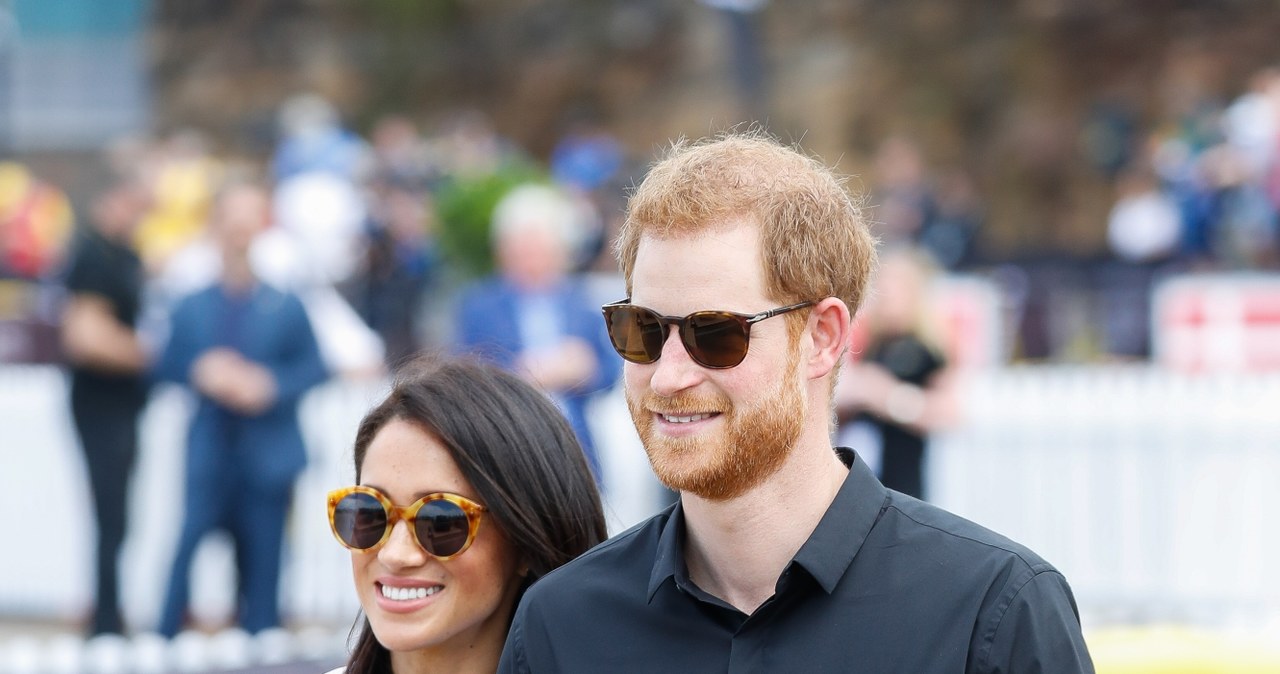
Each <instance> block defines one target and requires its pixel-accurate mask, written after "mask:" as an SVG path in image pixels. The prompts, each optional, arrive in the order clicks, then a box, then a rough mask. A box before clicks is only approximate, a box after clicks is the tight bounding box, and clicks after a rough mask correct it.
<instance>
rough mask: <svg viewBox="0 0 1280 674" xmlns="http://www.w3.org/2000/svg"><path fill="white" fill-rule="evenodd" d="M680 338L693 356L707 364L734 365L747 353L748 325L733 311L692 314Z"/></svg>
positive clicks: (711, 365)
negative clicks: (727, 312)
mask: <svg viewBox="0 0 1280 674" xmlns="http://www.w3.org/2000/svg"><path fill="white" fill-rule="evenodd" d="M680 337H681V339H682V340H683V341H684V344H685V346H686V347H687V348H688V350H689V355H690V356H692V357H693V359H694V360H696V361H698V362H699V363H702V364H703V365H705V366H707V367H733V366H734V365H737V364H738V363H741V362H742V359H743V358H745V357H746V356H747V325H746V324H745V323H743V321H742V319H740V318H738V317H737V316H733V315H731V314H726V313H722V312H718V311H700V312H697V313H695V314H691V315H690V316H689V317H688V318H687V319H686V320H685V324H684V330H683V332H682V334H681V335H680Z"/></svg>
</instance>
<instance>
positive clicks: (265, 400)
mask: <svg viewBox="0 0 1280 674" xmlns="http://www.w3.org/2000/svg"><path fill="white" fill-rule="evenodd" d="M270 218H271V197H270V194H269V193H268V192H267V190H266V189H265V188H263V187H261V186H259V185H256V184H254V183H251V182H245V181H232V182H229V183H228V184H226V185H225V186H223V187H222V188H221V190H220V191H219V192H218V194H217V195H216V196H215V199H214V202H213V208H212V211H211V220H210V224H209V230H210V233H211V234H212V236H213V237H214V240H215V241H216V243H217V245H218V247H219V250H220V252H221V255H222V260H221V271H220V275H219V278H218V279H217V282H215V283H214V284H213V285H211V286H209V287H208V288H205V289H203V290H200V291H198V292H196V293H194V294H192V295H189V296H187V297H186V298H184V299H183V300H181V301H180V302H179V303H178V304H177V306H176V307H175V308H174V310H173V312H172V316H171V320H170V334H169V340H168V343H167V344H166V346H165V347H164V350H163V354H162V355H161V357H160V359H159V362H158V363H157V365H156V367H155V376H156V378H157V379H160V380H163V381H171V382H176V383H179V384H182V385H184V386H186V387H188V388H189V389H190V390H191V391H192V393H194V395H195V397H196V401H197V405H196V409H195V412H194V416H193V418H192V420H191V426H190V431H189V433H188V440H187V453H186V479H185V499H184V512H183V522H182V530H181V534H180V537H179V540H178V545H177V550H176V553H175V555H174V561H173V569H172V572H171V575H170V579H169V589H168V592H167V595H166V597H165V602H164V607H163V610H162V613H161V618H160V625H159V631H160V633H161V634H163V635H165V636H169V637H172V636H174V635H175V634H177V632H178V631H179V630H180V629H181V628H182V627H183V624H184V618H185V614H186V611H187V606H188V597H189V588H190V578H189V575H190V571H191V562H192V558H193V556H194V554H195V551H196V548H197V546H198V545H199V543H200V541H201V540H202V539H203V538H204V537H205V536H206V535H207V534H209V533H210V532H212V531H214V530H215V529H225V530H227V531H228V532H229V533H230V534H231V536H232V538H233V539H234V541H235V550H236V570H237V573H238V586H237V590H238V592H237V595H238V608H239V615H238V616H237V618H236V620H237V622H238V623H239V624H240V625H241V626H242V627H243V628H244V629H246V630H247V631H249V632H257V631H260V630H263V629H267V628H271V627H276V626H278V625H279V624H280V614H279V607H278V589H279V577H280V564H281V550H282V546H283V538H284V527H285V519H286V516H287V514H288V508H289V504H290V501H291V497H292V490H293V484H294V481H295V479H296V478H297V476H298V474H299V473H300V472H301V471H302V468H303V466H304V464H305V463H306V450H305V447H304V445H303V439H302V432H301V429H300V427H299V421H298V404H299V401H300V400H301V398H302V396H303V394H304V393H306V392H307V390H308V389H310V388H311V387H312V386H315V385H316V384H319V383H320V382H322V381H324V380H325V378H326V377H327V372H326V369H325V365H324V362H323V361H322V359H321V355H320V350H319V347H318V346H317V343H316V337H315V335H314V334H313V332H312V328H311V324H310V323H309V322H308V320H307V314H306V312H305V310H304V309H303V306H302V303H301V302H300V301H299V300H298V298H297V297H295V296H294V295H292V294H289V293H287V292H284V291H281V290H278V289H276V288H274V287H272V286H270V285H267V284H266V283H264V282H263V281H261V280H259V278H258V276H257V275H256V274H255V273H254V269H253V266H252V264H251V262H250V259H249V251H250V247H251V245H252V243H253V241H254V239H255V237H257V236H258V234H259V233H260V232H261V231H262V230H263V229H264V228H265V227H266V226H267V225H268V223H269V222H270Z"/></svg>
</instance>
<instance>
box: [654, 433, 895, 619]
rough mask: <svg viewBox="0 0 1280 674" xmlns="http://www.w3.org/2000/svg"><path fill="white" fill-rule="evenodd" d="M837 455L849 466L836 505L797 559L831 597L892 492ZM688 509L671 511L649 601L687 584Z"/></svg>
mask: <svg viewBox="0 0 1280 674" xmlns="http://www.w3.org/2000/svg"><path fill="white" fill-rule="evenodd" d="M835 451H836V454H837V455H838V456H839V457H840V460H841V461H843V462H844V464H845V465H846V466H848V467H849V476H848V477H846V478H845V480H844V484H843V485H841V486H840V491H838V492H836V497H835V500H833V501H832V502H831V506H830V507H828V508H827V512H826V513H825V514H824V515H823V516H822V519H821V520H820V521H819V522H818V526H817V528H815V529H814V530H813V533H812V534H810V535H809V540H807V541H805V543H804V545H803V546H801V547H800V551H799V552H797V553H796V556H795V558H794V559H793V560H792V563H793V564H799V565H800V566H801V567H803V568H804V569H805V570H806V571H808V572H809V575H811V576H813V578H814V580H816V581H817V582H818V584H819V585H821V586H822V589H823V590H825V591H826V592H827V594H830V593H831V592H833V591H834V590H835V587H836V584H837V583H839V582H840V578H841V577H842V576H843V575H844V573H845V571H846V570H847V569H848V568H849V565H850V564H851V563H853V558H854V556H856V555H857V554H858V550H860V549H861V548H862V543H863V542H864V541H866V539H867V535H868V534H869V533H871V527H873V526H874V525H875V523H876V520H878V519H879V518H880V513H881V512H882V511H883V510H884V506H885V503H886V501H888V498H889V493H888V490H886V489H885V488H884V485H882V484H880V481H879V480H877V479H876V477H875V475H874V474H872V472H871V469H870V468H868V467H867V464H866V462H865V461H859V460H858V457H857V454H856V453H855V452H854V451H853V450H852V449H849V448H847V447H837V448H836V450H835ZM684 529H685V523H684V508H683V507H682V505H681V503H680V501H678V500H677V501H676V503H675V505H674V506H672V507H671V508H670V509H669V510H668V512H667V523H666V526H664V527H663V528H662V533H661V535H659V537H658V547H657V554H656V556H655V558H654V561H653V572H652V573H651V574H650V575H649V591H648V597H647V598H648V601H650V602H652V601H653V595H654V594H655V593H657V591H658V588H659V587H661V586H662V584H663V583H664V582H666V580H667V579H668V578H671V579H673V580H674V581H675V582H676V583H677V585H679V584H681V583H683V582H684V581H685V580H686V575H687V573H688V571H687V570H686V567H685V563H684V544H683V540H684Z"/></svg>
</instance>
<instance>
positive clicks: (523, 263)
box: [0, 95, 627, 637]
mask: <svg viewBox="0 0 1280 674" xmlns="http://www.w3.org/2000/svg"><path fill="white" fill-rule="evenodd" d="M278 121H279V137H278V142H277V143H276V145H275V146H274V147H273V148H272V151H271V153H270V154H269V156H266V157H257V158H241V157H229V156H224V155H222V154H220V153H218V152H216V151H215V150H214V149H212V148H211V146H210V144H209V143H208V142H207V141H206V140H205V139H204V138H202V137H201V136H200V135H199V134H197V133H195V132H192V131H180V132H176V133H173V134H170V135H167V136H164V137H160V138H127V139H122V140H120V141H118V142H116V143H114V144H112V145H111V146H110V147H109V148H107V150H106V152H105V153H104V156H103V158H102V161H103V164H104V167H103V170H102V172H101V176H100V177H99V179H98V181H97V182H98V185H97V188H96V189H95V190H94V191H93V193H92V194H90V195H88V197H87V199H85V201H84V204H85V205H84V206H82V207H77V206H76V205H75V200H74V199H72V198H70V197H69V196H68V195H67V194H65V193H64V192H63V191H62V190H60V189H59V188H58V187H56V186H54V185H52V184H49V183H47V182H45V181H43V180H42V179H41V178H40V177H38V176H36V175H35V174H34V173H33V172H32V171H30V170H29V169H28V168H26V167H24V166H21V165H19V164H16V163H6V164H3V165H0V226H2V229H0V234H2V235H3V236H2V237H0V242H3V258H2V260H0V283H3V284H5V285H4V286H3V288H5V293H6V295H7V296H11V297H16V298H18V299H16V300H13V301H10V302H9V304H8V306H5V307H0V310H3V312H4V316H0V317H10V318H11V317H13V316H15V315H18V316H22V315H23V314H26V315H27V316H26V318H32V317H34V318H35V319H36V320H35V321H34V322H33V323H32V324H33V325H34V324H38V323H39V322H41V321H42V322H43V323H44V324H45V325H47V326H48V327H49V328H50V331H49V334H47V335H37V336H36V338H34V339H31V340H30V344H32V345H33V346H37V347H39V348H41V349H44V350H45V352H44V353H35V349H27V352H26V353H25V354H23V353H18V354H17V356H18V357H13V354H8V355H6V356H5V357H4V358H0V362H3V361H5V360H18V361H22V360H35V361H39V360H45V361H51V362H52V361H57V362H62V363H64V364H65V365H66V367H67V369H68V372H69V379H68V381H69V388H70V394H69V408H70V412H71V417H72V421H73V422H74V426H75V430H76V433H77V436H78V439H79V444H80V447H81V450H82V453H83V455H84V458H85V465H86V468H87V476H88V481H89V487H90V493H91V495H92V498H93V506H94V513H95V525H96V528H97V530H98V533H99V535H98V537H97V541H98V544H97V551H96V558H97V567H96V568H97V573H96V577H97V587H96V590H95V596H96V598H97V601H96V607H95V609H94V612H93V614H92V616H91V618H90V624H89V626H88V631H89V633H91V634H115V633H121V632H123V631H124V630H125V624H124V622H123V618H122V615H121V612H120V608H119V604H120V597H119V590H118V577H119V566H118V565H119V555H120V550H121V548H122V544H123V541H124V539H125V537H126V525H127V508H128V501H129V496H128V492H129V490H128V485H129V482H130V477H131V472H132V469H133V466H134V465H135V464H136V463H137V459H138V454H139V435H138V421H139V418H140V415H141V413H142V410H143V409H144V408H145V406H146V402H147V399H148V392H149V389H150V388H151V387H152V386H153V385H154V384H157V383H161V382H168V383H171V384H174V385H177V386H179V387H182V388H185V389H186V390H187V391H188V392H189V393H190V396H191V399H192V400H193V402H194V413H193V415H192V418H191V421H190V426H189V432H188V437H187V441H186V451H185V462H184V465H185V476H184V480H183V481H184V485H185V487H184V495H185V496H184V503H183V508H182V513H183V515H182V517H183V524H182V528H181V535H180V537H179V541H178V545H177V549H176V552H175V553H174V556H173V562H172V571H171V574H170V577H169V581H168V591H167V593H166V597H165V600H164V606H163V609H162V611H161V618H160V623H159V625H158V627H157V628H156V629H157V631H158V632H159V633H160V634H161V635H163V636H166V637H174V636H176V635H178V634H179V633H180V632H181V631H182V630H183V629H184V627H185V626H186V625H187V624H188V623H189V622H190V620H191V615H190V613H189V607H188V604H189V598H190V596H189V595H190V590H189V574H190V570H191V566H192V560H193V557H194V554H195V551H196V549H197V546H198V545H199V544H200V542H201V540H202V539H204V538H205V537H206V536H207V535H208V534H210V533H211V532H213V531H215V530H225V531H227V532H228V533H229V534H230V535H231V537H232V538H233V540H234V541H235V543H236V545H235V550H236V559H235V565H236V571H237V585H236V597H237V600H236V601H237V616H236V624H237V625H239V626H241V627H243V628H244V629H245V630H247V631H249V632H252V633H257V632H261V631H264V630H271V629H274V628H276V627H278V626H279V625H280V621H281V619H280V615H279V607H278V605H277V596H278V594H279V592H278V583H279V574H280V566H281V548H282V545H283V538H284V530H285V527H286V520H287V512H288V509H289V505H290V502H291V494H292V489H293V487H294V484H295V482H296V480H297V479H298V476H299V475H300V473H301V472H302V469H303V467H304V466H305V463H306V450H305V448H304V443H303V439H302V432H301V429H300V427H299V422H298V414H297V409H298V405H299V402H300V400H301V398H302V397H303V395H304V394H305V393H306V392H307V390H308V389H310V388H311V387H313V386H316V385H318V384H320V383H322V382H323V381H325V380H327V379H329V378H330V377H343V378H366V377H382V376H385V375H386V374H387V373H389V372H390V371H392V370H394V369H395V368H396V366H397V365H398V364H400V363H402V362H405V361H406V360H408V359H411V358H413V357H414V356H415V355H416V354H418V353H419V352H422V351H427V350H431V351H446V352H456V353H468V354H472V355H477V356H479V357H481V358H485V359H488V360H491V361H493V362H495V363H497V364H499V365H501V366H503V367H506V368H508V369H510V370H511V371H513V372H516V373H519V374H520V375H522V376H524V377H526V378H527V379H529V380H530V381H532V382H534V383H536V384H537V385H538V386H539V387H540V389H541V390H543V391H545V392H546V393H547V394H548V396H549V397H550V398H551V399H552V401H553V402H554V403H555V404H556V405H557V406H558V407H559V408H560V409H561V410H562V411H563V412H564V414H565V416H566V417H567V418H568V419H569V421H570V423H571V425H572V426H573V428H574V431H575V432H576V433H577V434H578V437H579V439H580V441H581V443H582V445H583V449H584V451H585V453H586V456H587V458H588V459H589V462H590V465H591V467H592V469H593V472H594V475H595V477H596V478H597V480H600V481H601V482H600V483H601V484H603V481H602V476H603V473H602V468H601V464H600V461H599V459H598V458H597V454H596V449H595V442H594V441H593V438H592V437H591V435H590V432H589V429H588V425H587V422H586V408H587V403H588V401H589V400H590V399H591V398H592V397H593V396H595V395H596V394H599V393H602V392H605V391H608V390H611V389H612V388H613V386H614V384H615V383H616V381H617V378H618V375H619V373H620V369H621V368H620V364H619V363H618V360H617V358H616V357H615V356H614V355H613V352H612V347H611V346H610V345H609V342H608V338H607V336H606V335H605V332H604V326H603V322H602V321H601V320H600V315H599V307H600V304H601V303H602V300H601V298H599V297H598V296H597V295H598V292H597V291H596V290H595V289H594V288H593V287H589V286H588V284H587V283H586V281H585V280H584V278H585V277H584V275H583V272H586V271H588V270H591V269H593V268H595V267H596V266H597V265H598V264H601V263H600V262H598V260H599V259H600V258H605V259H610V260H611V256H610V255H609V253H608V252H607V251H606V250H605V243H606V241H608V240H609V239H610V238H611V236H610V233H609V230H610V229H611V228H612V227H615V226H616V225H617V224H618V223H617V218H618V217H619V216H620V215H621V212H622V208H621V197H620V193H621V188H620V186H619V185H620V181H621V180H622V179H623V172H624V167H625V166H626V164H627V158H626V157H625V156H624V154H623V152H622V149H621V145H620V144H619V143H618V142H617V141H616V140H614V139H613V138H612V137H611V136H609V135H608V134H607V133H605V132H604V131H602V130H601V129H600V128H599V127H598V126H597V125H595V124H594V123H593V122H592V120H591V119H590V117H589V116H588V115H585V114H579V115H576V116H574V117H573V118H572V119H570V120H569V121H568V122H567V123H566V125H565V130H564V136H563V138H562V139H561V142H559V143H558V144H557V145H556V147H555V148H554V151H553V152H552V153H551V156H550V159H549V161H548V162H546V163H545V164H543V163H540V162H538V161H536V160H534V159H533V158H531V157H530V156H529V155H528V154H527V153H525V152H523V151H522V150H521V149H520V148H518V147H517V146H516V145H515V144H514V143H511V142H509V141H507V140H505V139H503V138H501V137H500V136H499V135H498V134H497V133H495V131H494V130H493V129H492V127H491V126H490V125H489V124H488V122H487V120H486V119H485V118H484V117H483V116H482V115H480V114H478V113H474V112H459V113H457V114H455V115H453V116H451V117H450V118H449V119H448V120H447V121H446V122H444V123H443V124H442V125H441V126H440V127H439V128H437V129H435V130H434V131H433V132H431V133H427V132H424V131H423V130H422V129H419V128H418V127H417V126H416V125H415V123H414V122H413V121H412V120H410V119H408V118H406V117H402V116H389V117H386V118H383V119H381V120H378V121H377V122H376V123H375V124H374V125H373V127H372V131H371V132H370V133H369V135H368V137H367V138H366V137H363V136H361V135H360V134H357V133H355V132H353V131H352V130H351V129H350V128H348V127H347V126H346V125H344V123H343V121H342V119H341V117H340V115H339V114H338V111H337V110H336V109H335V108H334V106H333V105H331V104H330V103H329V102H328V101H326V100H324V99H322V98H320V97H317V96H313V95H304V96H299V97H296V98H293V99H290V100H288V101H287V102H286V103H285V104H284V105H283V106H282V107H281V108H280V110H279V115H278ZM610 266H611V265H610ZM33 298H34V299H33ZM611 299H616V298H611ZM28 336H30V335H28ZM3 341H4V340H0V342H3ZM245 495H248V496H249V497H248V498H244V496H245Z"/></svg>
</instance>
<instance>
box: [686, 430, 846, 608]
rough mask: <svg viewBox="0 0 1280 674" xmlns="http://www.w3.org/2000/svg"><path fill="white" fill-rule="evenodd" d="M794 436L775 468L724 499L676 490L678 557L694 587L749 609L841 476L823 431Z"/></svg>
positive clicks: (768, 590) (768, 592)
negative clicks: (680, 532)
mask: <svg viewBox="0 0 1280 674" xmlns="http://www.w3.org/2000/svg"><path fill="white" fill-rule="evenodd" d="M817 436H818V437H816V438H815V437H809V436H802V437H801V438H800V441H799V442H798V443H797V445H796V447H795V449H793V450H792V452H791V455H790V456H789V457H787V460H786V462H785V463H783V465H782V467H781V468H780V469H779V470H778V472H777V473H775V474H774V475H772V476H770V477H769V478H768V479H766V480H765V482H764V483H762V484H760V485H758V486H756V487H754V488H753V489H751V490H750V491H748V492H747V493H745V494H743V495H741V496H738V497H736V498H733V499H730V500H728V501H709V500H706V499H703V498H699V497H697V496H694V495H692V494H688V493H686V494H683V495H682V496H681V503H682V506H683V508H684V515H685V523H686V529H685V541H684V549H685V564H687V565H688V569H689V577H690V579H692V580H693V582H694V583H696V584H697V585H698V587H700V588H702V589H703V590H704V591H706V592H708V593H710V594H712V595H715V596H717V597H719V598H721V599H723V600H724V601H726V602H728V603H729V604H731V605H732V606H734V607H736V608H737V609H738V610H740V611H742V612H743V613H746V614H748V615H750V614H751V613H753V612H754V611H755V610H756V609H757V608H759V607H760V605H761V604H763V603H764V602H765V601H766V600H768V599H769V597H771V596H773V592H774V587H775V586H776V585H777V581H778V576H780V575H781V574H782V570H783V569H784V568H785V567H786V565H787V564H788V563H789V562H790V561H791V559H792V558H793V557H795V555H796V553H797V552H798V551H799V550H800V547H801V546H802V545H804V542H805V541H806V540H808V539H809V535H810V534H812V533H813V530H814V529H815V528H817V526H818V522H819V521H820V520H821V519H822V516H823V515H824V514H825V513H826V512H827V509H828V508H829V507H830V506H831V502H832V501H833V500H835V496H836V492H838V491H840V486H841V485H842V484H844V479H845V478H846V477H847V476H848V474H849V471H848V468H846V467H845V465H844V464H843V463H841V461H840V459H839V457H838V456H837V455H836V453H835V452H834V451H833V450H832V449H831V443H830V441H829V440H828V438H827V437H826V435H825V434H817Z"/></svg>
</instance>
